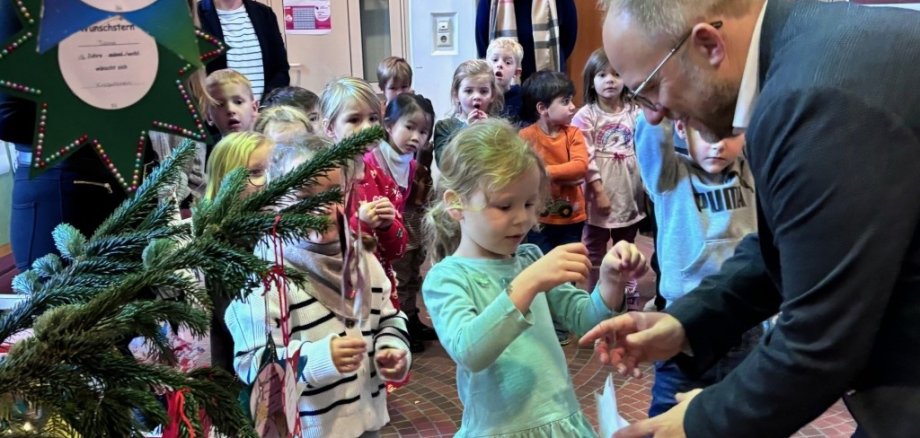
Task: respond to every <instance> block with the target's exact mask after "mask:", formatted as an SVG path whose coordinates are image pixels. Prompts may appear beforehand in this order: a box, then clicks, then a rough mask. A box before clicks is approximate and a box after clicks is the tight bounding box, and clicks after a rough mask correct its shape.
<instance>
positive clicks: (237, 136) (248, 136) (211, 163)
mask: <svg viewBox="0 0 920 438" xmlns="http://www.w3.org/2000/svg"><path fill="white" fill-rule="evenodd" d="M263 145H267V146H272V145H273V143H272V141H271V139H270V138H268V137H266V136H265V135H263V134H261V133H258V132H252V131H244V132H234V133H232V134H230V135H228V136H226V137H224V138H223V139H221V140H220V141H219V142H218V143H217V145H216V146H214V150H213V151H211V157H210V158H208V164H207V174H208V185H207V187H206V188H205V192H204V199H214V197H216V196H217V191H218V190H220V183H221V181H223V180H224V176H226V175H227V174H228V173H230V171H231V170H233V169H236V168H238V167H246V166H247V165H248V164H249V156H250V155H252V152H253V151H255V150H256V149H258V148H260V147H261V146H263Z"/></svg>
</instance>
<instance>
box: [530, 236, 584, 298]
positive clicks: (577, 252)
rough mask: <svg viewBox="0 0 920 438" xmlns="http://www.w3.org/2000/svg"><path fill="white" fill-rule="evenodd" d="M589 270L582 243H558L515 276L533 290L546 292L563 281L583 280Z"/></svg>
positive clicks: (575, 281) (574, 281)
mask: <svg viewBox="0 0 920 438" xmlns="http://www.w3.org/2000/svg"><path fill="white" fill-rule="evenodd" d="M590 271H591V261H590V260H588V249H587V248H586V247H585V245H584V244H582V243H569V244H566V245H559V246H557V247H555V248H553V250H552V251H550V252H548V253H546V254H545V255H544V256H543V257H540V259H539V260H537V261H535V262H534V263H533V264H532V265H530V266H528V267H527V269H524V270H523V271H522V272H521V273H520V274H518V276H517V277H515V281H517V280H518V279H521V280H524V281H525V282H526V283H525V284H527V285H529V286H530V287H531V288H532V290H533V291H534V292H546V291H548V290H550V289H552V288H554V287H556V286H559V285H560V284H563V283H577V282H580V281H585V279H587V278H588V273H589V272H590Z"/></svg>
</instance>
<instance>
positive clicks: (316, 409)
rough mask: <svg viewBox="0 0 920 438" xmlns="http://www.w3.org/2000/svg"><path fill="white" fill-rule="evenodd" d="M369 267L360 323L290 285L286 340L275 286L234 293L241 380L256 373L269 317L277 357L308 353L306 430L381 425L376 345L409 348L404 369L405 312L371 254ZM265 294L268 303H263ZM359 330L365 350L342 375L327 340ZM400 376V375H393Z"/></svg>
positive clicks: (382, 395) (346, 431)
mask: <svg viewBox="0 0 920 438" xmlns="http://www.w3.org/2000/svg"><path fill="white" fill-rule="evenodd" d="M364 257H365V259H366V260H365V263H367V265H368V266H369V267H370V285H371V292H372V294H371V295H372V300H371V310H370V316H369V318H367V321H365V322H364V323H362V324H361V325H360V326H358V325H353V323H349V324H346V322H344V321H343V320H342V319H340V318H339V317H337V316H336V315H335V314H334V313H332V312H331V311H330V310H329V309H327V308H326V307H325V306H323V304H322V303H320V302H319V301H317V299H316V298H314V297H313V296H311V294H310V291H309V290H304V289H300V288H297V287H296V286H294V285H293V284H292V285H291V287H290V288H288V294H287V296H288V308H289V309H290V315H289V318H290V319H289V323H288V327H289V328H290V331H291V340H290V342H289V344H288V345H286V346H285V345H284V343H283V341H282V336H281V329H280V328H279V321H280V318H281V313H280V307H279V305H278V292H277V290H275V289H274V288H272V290H269V291H268V292H267V293H265V294H264V295H263V292H264V290H262V289H261V288H259V289H256V290H254V291H253V292H252V293H251V294H250V295H249V297H248V298H247V299H246V300H245V301H244V300H234V301H233V302H232V303H231V304H230V306H229V308H228V309H227V312H226V314H225V321H226V323H227V327H228V328H229V329H230V333H231V334H232V335H233V343H234V352H235V353H234V354H235V357H234V360H233V364H234V368H235V369H236V372H237V374H238V375H239V376H240V378H241V379H242V380H243V382H245V383H246V384H251V383H252V382H253V381H254V380H255V379H256V377H257V375H258V373H259V368H260V366H261V363H260V359H261V357H262V354H263V352H264V351H265V348H266V340H267V338H268V337H267V334H266V330H267V329H266V321H269V324H270V326H271V336H272V339H273V340H274V343H275V346H276V349H277V352H278V356H279V357H280V358H289V355H296V354H299V356H300V358H302V359H305V360H306V365H305V366H304V369H303V373H302V374H301V375H299V376H298V381H299V382H301V383H305V384H306V387H305V389H304V390H303V391H302V393H301V397H300V401H299V406H298V408H299V412H300V420H301V427H302V429H303V436H304V437H330V436H336V437H357V436H360V435H361V434H362V433H364V432H367V431H376V430H379V429H380V428H382V427H383V426H384V425H386V424H387V423H388V422H389V421H390V418H389V415H388V413H387V408H386V387H385V386H386V384H385V383H384V379H383V378H382V377H381V376H380V374H379V372H378V370H377V367H376V363H375V361H374V360H373V357H374V354H375V352H376V351H378V350H380V349H383V348H396V349H401V350H405V351H406V358H407V361H408V363H407V366H406V372H408V369H409V366H410V365H411V360H412V359H411V354H410V353H409V348H408V334H407V333H406V316H405V315H404V314H403V313H402V312H400V311H398V310H396V309H395V308H394V307H393V305H392V303H391V302H390V299H389V294H388V293H385V292H389V290H390V281H389V279H388V278H387V276H386V274H385V273H384V271H383V268H382V267H381V266H380V263H379V262H378V261H377V259H376V258H375V257H374V255H373V254H370V253H364ZM266 301H267V305H266ZM346 335H348V336H355V337H363V338H364V340H365V341H366V342H367V350H368V352H367V357H366V358H365V360H364V363H363V364H362V365H361V368H360V369H359V370H358V371H357V372H354V373H349V374H342V373H340V372H338V370H336V367H335V365H334V364H333V361H332V354H331V351H332V349H331V342H332V339H333V338H334V337H336V336H346ZM403 379H405V374H404V375H403V376H400V378H399V379H397V381H401V380H403Z"/></svg>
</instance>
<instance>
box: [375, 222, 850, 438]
mask: <svg viewBox="0 0 920 438" xmlns="http://www.w3.org/2000/svg"><path fill="white" fill-rule="evenodd" d="M638 243H639V246H640V247H641V248H642V250H643V252H645V253H646V254H650V253H651V248H652V246H651V241H650V240H649V239H647V238H644V237H640V238H639V241H638ZM639 287H640V290H641V291H642V294H643V298H645V299H648V298H650V297H651V296H653V295H654V287H655V280H654V274H653V273H650V274H649V275H646V276H645V277H643V278H642V280H641V281H640V282H639ZM564 350H565V354H566V358H567V359H568V364H569V371H570V373H571V375H572V381H573V383H574V384H575V392H576V394H577V395H578V398H579V400H580V401H581V404H582V407H583V409H584V411H585V414H586V415H588V417H590V418H591V421H592V422H594V424H595V426H596V412H595V409H594V398H593V393H594V392H595V391H598V390H600V389H601V388H602V387H603V384H604V379H606V378H607V375H608V373H609V372H610V370H609V368H602V366H601V364H600V362H598V361H597V359H596V358H595V357H594V352H593V350H590V349H579V348H578V347H577V346H576V345H575V344H574V343H572V344H570V345H568V346H566V347H565V348H564ZM650 371H651V370H650V366H648V365H646V366H645V367H644V369H643V374H644V377H642V378H640V379H636V378H628V379H627V378H623V377H620V376H615V379H614V382H615V386H616V392H617V402H618V405H619V409H620V414H621V415H622V416H623V417H624V418H625V419H626V420H627V421H630V422H632V421H635V420H640V419H643V418H646V412H647V410H648V406H649V400H650V389H651V385H652V377H651V372H650ZM455 376H456V374H455V367H454V363H453V361H452V360H451V359H450V357H449V356H448V355H447V353H445V352H444V350H443V349H442V348H441V346H440V345H439V344H438V343H437V342H431V343H428V349H427V350H426V351H425V352H424V353H421V354H417V355H415V358H414V359H413V365H412V381H411V382H410V383H409V385H407V386H405V387H403V388H400V389H398V390H396V392H394V393H393V394H390V397H389V408H390V419H391V421H390V424H389V425H387V426H386V427H385V428H384V429H383V431H382V436H383V437H385V438H390V437H442V436H444V437H449V436H452V435H453V434H454V432H456V431H457V426H458V425H459V423H460V418H461V415H462V412H463V407H462V406H461V405H460V401H459V400H458V399H457V388H456V386H455V385H454V383H455V378H456V377H455ZM854 429H855V423H854V422H853V419H852V418H851V417H850V414H849V412H847V410H846V408H845V407H844V406H843V404H842V403H841V402H838V403H837V404H835V405H834V406H832V407H831V408H830V409H828V411H827V412H825V413H824V415H822V416H821V417H819V418H818V419H816V420H815V421H813V422H812V423H811V424H809V425H807V426H805V427H803V428H802V429H801V430H800V431H798V432H797V433H796V434H795V435H793V436H794V437H800V438H806V437H807V438H812V437H834V438H843V437H849V436H850V435H852V434H853V430H854Z"/></svg>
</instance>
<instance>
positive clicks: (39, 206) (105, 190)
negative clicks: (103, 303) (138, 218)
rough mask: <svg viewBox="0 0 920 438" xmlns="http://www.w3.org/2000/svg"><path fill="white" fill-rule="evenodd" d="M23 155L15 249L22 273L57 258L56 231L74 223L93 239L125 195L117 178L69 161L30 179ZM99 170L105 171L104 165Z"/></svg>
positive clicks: (13, 222)
mask: <svg viewBox="0 0 920 438" xmlns="http://www.w3.org/2000/svg"><path fill="white" fill-rule="evenodd" d="M17 155H18V157H17V166H16V176H15V178H14V179H13V206H12V207H13V209H12V215H11V217H10V245H11V246H12V249H13V257H14V258H15V260H16V267H17V268H18V269H19V271H20V272H21V271H24V270H26V269H29V267H30V266H31V265H32V262H33V261H35V259H38V258H40V257H43V256H44V255H46V254H49V253H57V249H56V248H55V246H54V239H53V238H52V237H51V232H52V231H53V230H54V227H56V226H58V224H60V223H62V222H63V223H68V224H70V225H73V226H74V227H75V228H76V229H78V230H80V232H82V233H83V234H84V235H85V236H87V237H89V236H91V235H92V234H93V232H94V231H95V230H96V228H97V227H98V226H99V225H100V224H102V222H103V221H104V220H105V219H106V218H107V217H108V216H109V214H111V213H112V211H114V210H115V208H116V207H118V205H119V204H121V202H122V201H123V200H124V199H125V193H124V192H123V191H122V189H121V187H120V186H119V185H118V183H117V182H116V181H115V179H114V178H113V177H112V176H111V175H108V174H105V173H101V172H96V171H95V169H93V171H90V172H86V171H82V170H79V169H77V168H75V167H74V166H71V165H69V164H67V163H66V162H65V164H61V165H58V166H55V167H52V168H50V169H48V170H46V171H45V172H44V173H42V174H40V175H37V176H36V177H35V178H31V179H30V178H29V170H30V169H29V163H28V161H26V157H25V156H22V155H20V154H18V153H17ZM92 158H95V157H92ZM96 159H97V160H98V158H96ZM93 164H95V163H93ZM96 165H97V166H98V167H99V168H102V163H101V161H100V162H99V163H98V164H96Z"/></svg>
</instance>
